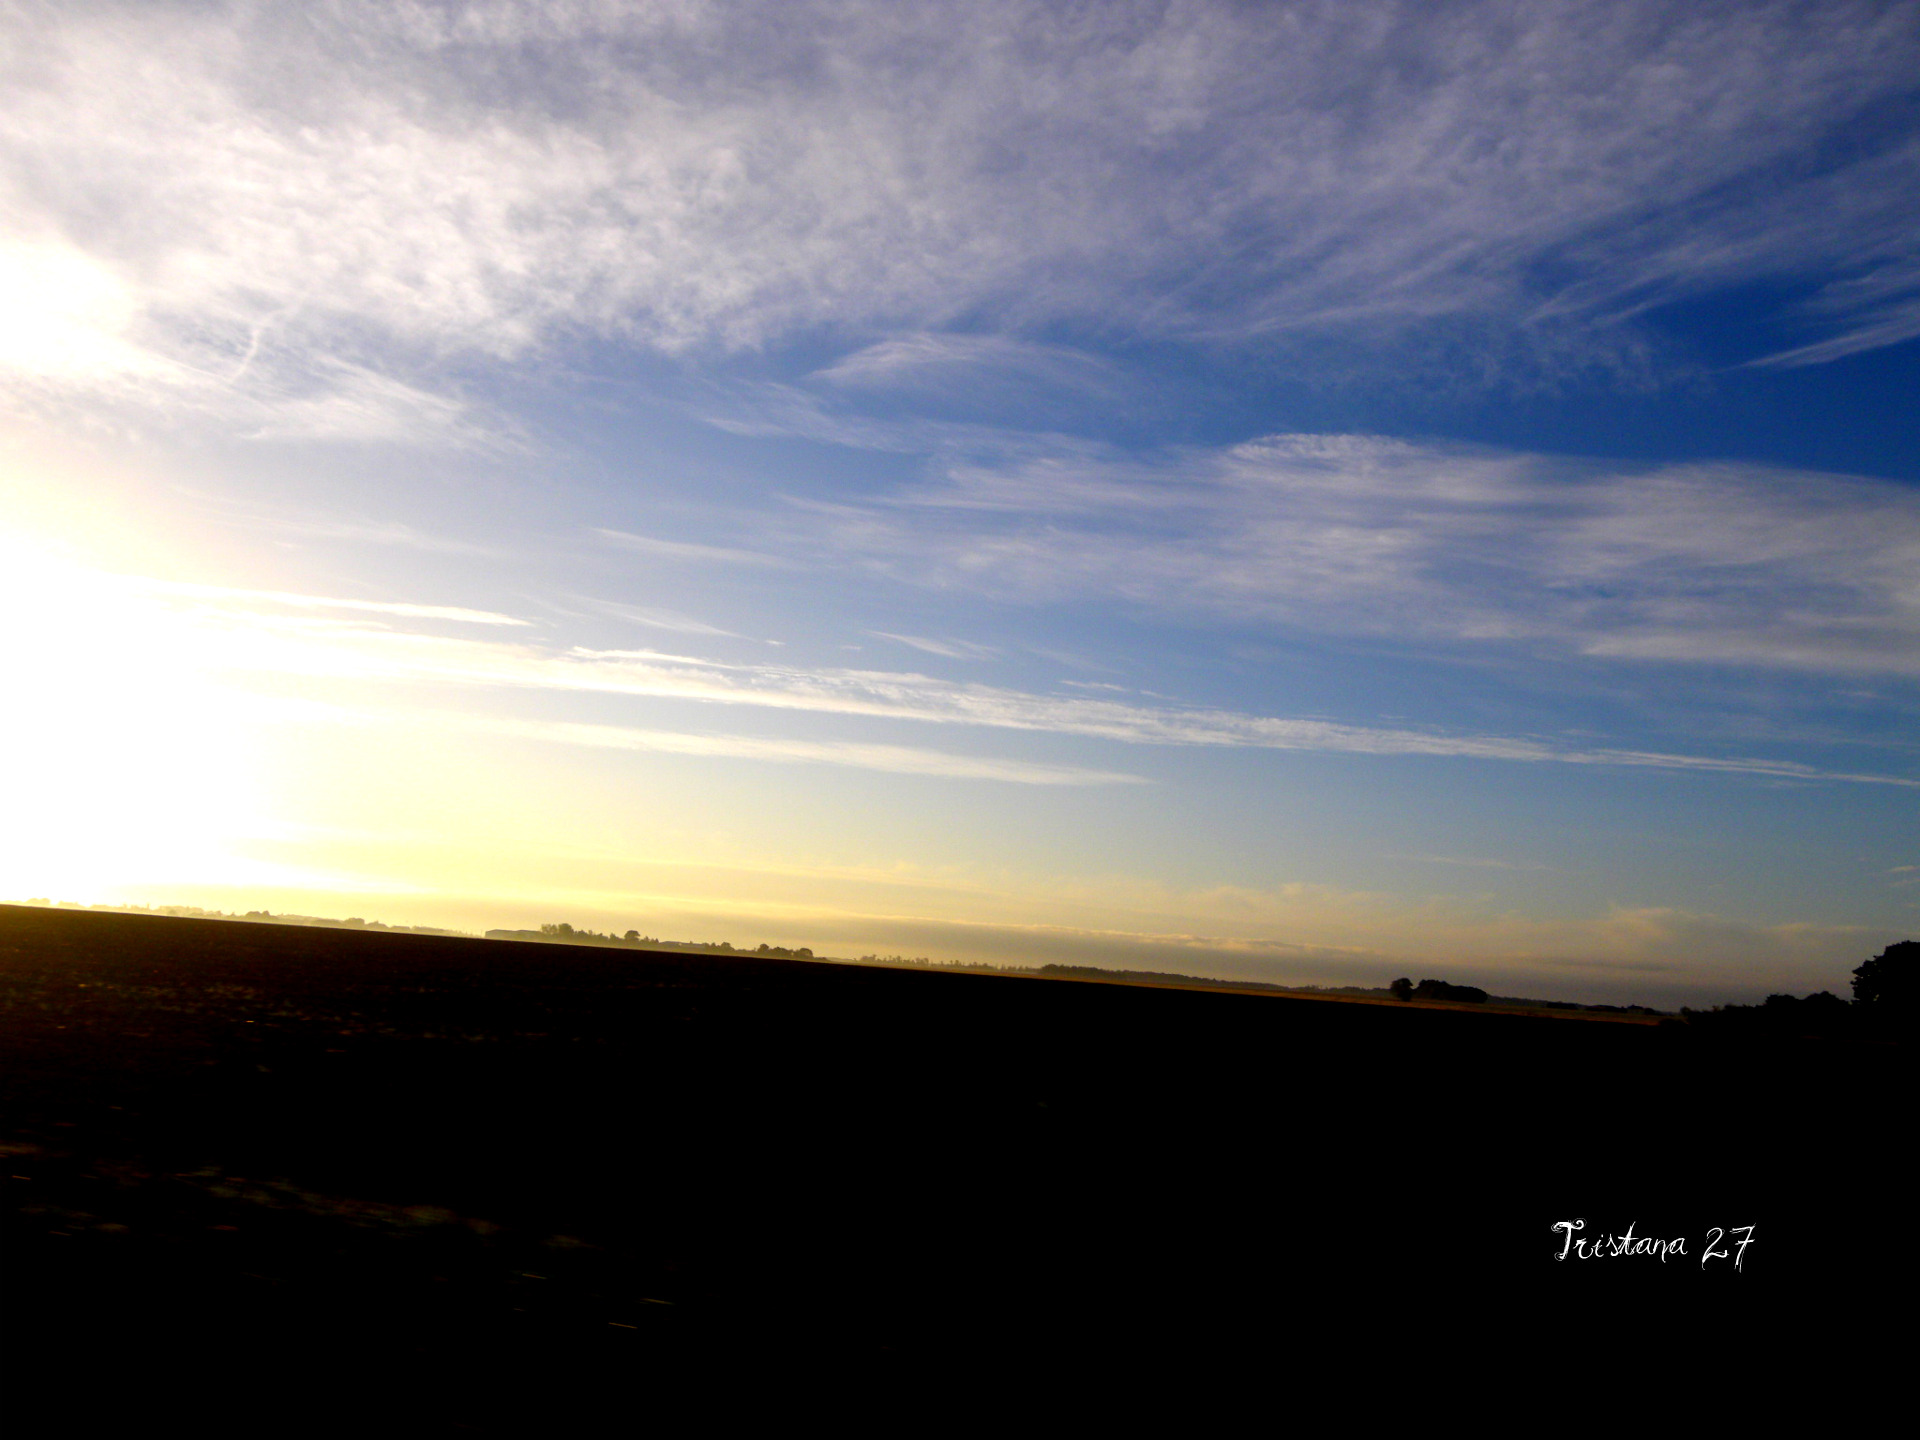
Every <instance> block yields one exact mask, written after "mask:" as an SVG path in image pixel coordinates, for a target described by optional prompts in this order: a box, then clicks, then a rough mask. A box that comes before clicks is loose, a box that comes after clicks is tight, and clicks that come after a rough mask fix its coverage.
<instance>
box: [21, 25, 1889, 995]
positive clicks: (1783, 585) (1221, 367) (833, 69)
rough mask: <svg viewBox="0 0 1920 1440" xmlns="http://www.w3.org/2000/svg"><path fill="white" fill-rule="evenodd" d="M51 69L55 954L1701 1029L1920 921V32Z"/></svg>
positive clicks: (1579, 32) (709, 31) (835, 48)
mask: <svg viewBox="0 0 1920 1440" xmlns="http://www.w3.org/2000/svg"><path fill="white" fill-rule="evenodd" d="M4 24H5V25H6V27H7V29H8V30H9V31H10V32H11V38H12V41H13V43H12V44H11V45H10V46H9V48H8V51H7V54H8V56H9V58H8V60H7V62H6V63H7V66H8V83H7V94H8V96H9V99H8V100H7V102H6V103H5V105H4V106H0V185H4V186H5V195H6V203H5V205H4V206H0V215H4V217H5V218H4V221H0V225H4V229H0V299H3V300H4V305H5V311H4V313H5V314H6V315H7V316H8V317H10V318H9V323H8V325H7V326H6V328H5V333H4V334H3V335H0V446H3V448H0V459H3V460H4V464H3V465H0V503H3V504H4V509H3V510H0V567H4V577H5V578H4V580H0V584H4V585H5V586H6V588H7V589H8V591H9V594H8V598H7V607H6V610H5V613H6V615H7V617H8V620H7V623H8V625H9V628H10V630H11V632H12V635H11V640H10V647H11V653H12V656H13V663H12V665H11V667H10V676H9V679H10V682H11V684H12V685H13V686H15V687H17V689H16V694H15V699H14V700H13V701H12V702H11V704H10V705H9V707H8V712H9V714H8V720H7V722H6V723H7V725H8V726H9V731H10V733H9V734H8V735H7V736H6V737H5V738H6V739H7V743H8V748H9V751H10V753H11V754H12V756H13V757H14V767H15V770H16V793H17V800H16V804H17V806H18V811H17V813H18V815H19V816H21V817H23V818H22V819H21V820H20V821H19V822H17V823H16V824H14V825H13V826H12V827H10V834H9V836H8V843H9V845H10V847H11V849H10V852H9V853H7V854H6V855H5V856H4V860H5V863H6V866H7V868H8V870H9V871H10V872H11V877H12V878H11V879H10V881H9V882H8V883H7V884H6V885H5V886H4V887H3V888H4V889H6V890H7V891H8V892H9V893H10V894H14V895H15V896H16V898H19V897H24V896H26V895H29V894H36V895H37V894H49V893H51V894H55V895H56V896H58V897H60V898H74V899H83V900H108V901H115V900H121V901H139V900H159V899H166V900H179V901H185V902H188V903H201V904H211V905H219V906H222V907H223V908H233V907H236V906H237V907H238V908H257V907H258V906H260V905H268V906H271V907H272V908H275V909H291V910H304V911H307V912H309V913H327V914H338V913H359V914H377V915H380V916H382V917H384V918H388V919H392V920H413V921H420V922H426V923H450V924H459V925H469V926H475V927H479V926H483V925H495V924H530V923H534V922H536V921H539V920H544V919H558V918H569V919H572V920H573V921H574V922H575V923H576V924H593V925H596V926H604V925H609V924H612V925H617V927H618V928H621V929H625V928H628V927H629V926H633V927H637V928H639V929H641V930H643V931H648V932H651V933H656V934H663V935H675V936H702V935H705V936H713V937H716V938H718V937H721V936H725V937H726V938H731V939H735V940H739V941H747V942H757V941H759V940H763V939H764V940H767V941H771V942H773V943H783V944H810V945H812V946H813V947H814V948H815V949H817V950H822V951H824V952H830V953H856V954H857V953H862V952H865V951H869V950H881V951H906V952H909V953H925V954H929V955H934V956H936V957H939V958H951V959H992V960H996V961H1000V962H1003V963H1034V962H1036V961H1041V960H1063V959H1064V960H1071V961H1074V962H1077V963H1094V964H1112V965H1127V966H1150V967H1152V968H1162V969H1179V970H1184V971H1188V972H1193V973H1210V974H1222V975H1236V976H1247V977H1253V978H1263V979H1274V980H1283V981H1285V980H1292V981H1298V982H1303V983H1320V984H1328V983H1343V982H1352V983H1361V984H1383V983H1385V982H1386V981H1387V980H1388V979H1391V978H1392V977H1393V976H1395V975H1398V974H1402V973H1412V974H1416V975H1417V974H1444V975H1446V976H1448V977H1449V978H1454V979H1459V980H1472V981H1475V982H1478V983H1483V984H1486V985H1488V986H1490V987H1492V988H1495V989H1498V990H1501V991H1504V992H1507V993H1522V994H1541V995H1551V996H1561V997H1565V998H1575V999H1599V1000H1627V999H1633V1000H1644V1001H1651V1002H1657V1003H1682V1002H1687V1003H1700V1002H1702V1001H1711V1000H1719V999H1747V998H1754V997H1756V996H1759V995H1763V994H1765V993H1767V992H1768V991H1770V990H1776V989H1792V990H1796V991H1799V992H1803V993H1804V992H1805V991H1807V990H1811V989H1815V988H1823V987H1824V988H1836V989H1842V990H1844V986H1845V983H1846V976H1847V972H1848V971H1850V970H1851V969H1852V967H1853V966H1854V965H1856V964H1858V963H1859V961H1860V960H1861V959H1864V958H1865V957H1866V956H1868V955H1871V954H1873V953H1874V952H1876V951H1877V950H1879V949H1880V948H1882V947H1883V946H1884V945H1885V944H1886V943H1888V942H1889V941H1891V940H1893V939H1896V938H1900V937H1901V936H1903V935H1909V934H1912V933H1914V931H1915V928H1916V924H1920V921H1917V920H1916V909H1917V908H1920V869H1916V867H1920V843H1917V842H1916V827H1915V824H1914V814H1915V808H1914V807H1915V804H1916V799H1920V765H1917V764H1916V753H1915V741H1914V736H1915V733H1916V729H1915V726H1914V724H1913V723H1912V722H1913V717H1914V715H1915V712H1916V703H1915V702H1916V698H1920V690H1917V689H1916V679H1920V406H1916V404H1915V403H1914V400H1915V396H1916V394H1920V385H1916V381H1920V338H1917V337H1920V224H1917V223H1916V221H1920V215H1917V214H1916V209H1920V206H1917V205H1916V201H1915V199H1914V197H1915V195H1916V194H1920V184H1917V182H1920V123H1917V122H1920V84H1917V83H1916V81H1915V78H1914V77H1915V76H1917V75H1920V7H1916V6H1914V5H1912V4H1846V3H1823V4H1819V5H1793V4H1757V3H1756V4H1746V5H1737V6H1701V7H1679V6H1672V5H1635V4H1623V3H1611V4H1577V3H1568V4H1544V5H1536V6H1528V7H1519V8H1516V7H1510V6H1501V5H1481V4H1449V5H1431V4H1424V5H1404V6H1403V5H1391V4H1340V5H1310V4H1309V5H1274V6H1246V5H1237V4H1205V3H1191V4H1140V5H1127V4H1111V5H1101V6H1086V7H1082V6H1069V5H1060V4H1051V5H1020V4H981V5H974V6H967V7H964V8H957V7H952V6H932V5H915V4H910V3H890V4H885V5H879V4H859V3H840V4H782V5H778V6H769V5H752V4H716V5H706V4H696V3H680V4H661V5H614V4H587V3H577V4H546V5H539V4H476V5H467V6H439V5H425V4H420V5H404V4H393V3H383V4H379V5H372V4H369V5H357V4H348V3H338V4H332V5H323V6H301V7H293V6H280V7H276V6H265V5H236V6H222V5H205V4H194V5H178V6H169V5H153V4H144V5H139V6H115V5H79V6H75V5H62V6H57V7H55V6H45V7H42V6H21V7H15V8H14V9H13V10H11V11H10V12H9V14H8V17H7V19H6V20H5V21H4ZM102 816H110V817H112V820H111V823H103V822H102V821H101V819H100V817H102Z"/></svg>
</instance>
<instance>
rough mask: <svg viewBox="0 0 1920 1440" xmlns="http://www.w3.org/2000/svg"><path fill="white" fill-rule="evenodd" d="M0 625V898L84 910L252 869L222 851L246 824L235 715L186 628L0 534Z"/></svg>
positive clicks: (245, 784) (249, 825) (244, 763)
mask: <svg viewBox="0 0 1920 1440" xmlns="http://www.w3.org/2000/svg"><path fill="white" fill-rule="evenodd" d="M0 615H4V616H5V620H4V622H3V623H4V625H5V627H6V656H7V670H8V675H9V679H10V681H11V683H10V684H9V685H8V687H7V688H8V690H9V692H10V698H9V700H8V703H7V704H6V705H5V707H4V709H0V755H4V757H5V762H4V763H5V766H6V772H7V802H8V803H7V807H6V809H7V822H8V823H7V824H6V826H5V828H4V830H0V867H3V872H0V873H5V874H6V875H7V877H8V890H9V891H17V892H19V894H20V895H26V894H36V895H47V896H51V897H55V898H73V899H82V900H84V899H88V898H91V897H94V896H96V895H99V894H102V893H103V892H106V891H111V890H112V889H114V888H115V887H116V886H120V885H125V884H132V883H142V882H146V883H154V882H158V883H165V882H167V881H169V880H180V879H186V878H195V879H212V880H221V879H228V878H233V879H238V878H239V877H240V875H241V874H242V872H246V871H249V870H251V869H253V868H254V867H253V866H252V865H251V864H250V862H248V861H246V860H245V859H244V857H241V856H238V855H235V854H233V853H232V849H231V847H232V845H233V842H234V841H235V839H236V838H239V837H243V836H244V835H246V834H248V833H250V832H256V831H257V830H258V829H259V827H260V824H261V819H260V816H259V814H258V810H257V804H256V791H255V785H254V783H253V769H254V767H253V759H254V757H253V754H252V746H251V744H250V743H249V736H248V733H247V727H246V725H245V723H244V720H243V719H242V718H241V717H242V712H243V711H244V704H243V703H242V704H236V702H237V701H240V700H241V697H237V696H235V695H233V694H232V693H231V692H229V691H227V690H225V689H223V688H222V687H220V686H219V685H217V684H215V683H214V682H213V681H211V680H210V679H209V678H208V677H207V675H206V674H205V673H204V671H203V669H202V666H201V665H200V664H199V663H198V662H197V657H196V651H197V646H196V644H195V637H194V636H193V635H192V633H191V631H190V629H189V627H188V626H187V624H186V623H185V622H183V621H182V620H181V619H179V618H178V617H176V616H173V615H170V614H169V613H168V612H167V611H166V610H165V609H164V608H162V607H161V606H159V605H157V604H155V603H153V602H151V601H149V600H146V599H144V598H143V597H142V596H141V595H140V594H139V593H138V592H137V591H136V590H133V589H131V588H130V587H128V586H126V585H125V584H124V583H121V582H118V581H116V579H115V578H114V577H112V576H110V575H105V574H102V573H99V572H97V571H92V570H89V569H87V568H86V567H84V566H82V565H78V564H74V563H72V562H69V561H64V560H60V559H57V558H54V557H53V556H51V555H49V554H48V553H47V551H46V550H45V549H44V548H43V547H41V546H39V545H37V544H35V543H34V542H32V541H30V540H28V539H27V538H26V537H23V536H17V535H12V536H0ZM10 898H19V897H18V896H12V897H10Z"/></svg>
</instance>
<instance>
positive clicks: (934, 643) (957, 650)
mask: <svg viewBox="0 0 1920 1440" xmlns="http://www.w3.org/2000/svg"><path fill="white" fill-rule="evenodd" d="M867 633H868V634H869V635H872V636H875V637H876V638H878V639H881V640H893V641H897V642H898V643H899V644H902V645H906V646H909V647H910V648H912V649H915V650H924V651H926V652H927V654H929V655H940V656H944V657H945V658H946V659H949V660H991V659H993V658H994V657H995V656H997V655H998V654H999V653H1000V652H999V651H998V650H995V649H994V648H993V647H992V646H991V645H981V644H978V643H976V642H974V641H972V640H930V639H928V638H927V637H926V636H924V635H895V634H892V633H891V632H889V631H886V630H869V631H868V632H867Z"/></svg>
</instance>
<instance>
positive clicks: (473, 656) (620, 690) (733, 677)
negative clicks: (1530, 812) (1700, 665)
mask: <svg viewBox="0 0 1920 1440" xmlns="http://www.w3.org/2000/svg"><path fill="white" fill-rule="evenodd" d="M208 624H209V625H211V626H214V627H216V628H215V636H216V643H214V644H211V645H210V646H209V647H208V649H207V651H206V654H207V656H208V662H209V663H211V664H213V665H215V666H216V667H218V668H221V669H227V670H233V671H247V670H264V671H279V672H288V673H297V674H307V675H315V676H328V677H335V678H353V679H371V680H408V681H433V682H441V683H454V684H462V685H489V686H504V687H513V688H527V689H541V690H557V691H578V692H597V693H602V694H615V695H633V696H647V697H652V698H656V699H667V700H688V701H699V702H704V703H708V704H720V705H746V706H753V707H759V708H766V709H775V710H787V711H796V712H807V713H813V714H821V715H839V716H860V717H867V718H871V719H881V720H905V721H914V722H919V723H927V724H938V725H963V726H979V727H986V728H990V729H1005V730H1021V731H1033V732H1041V733H1050V734H1056V735H1073V736H1081V737H1086V738H1092V739H1099V740H1109V741H1118V742H1121V743H1125V744H1134V745H1168V746H1229V747H1241V748H1261V749H1274V750H1302V751H1320V752H1330V753H1343V754H1354V755H1377V756H1429V757H1442V756H1445V757H1460V758H1470V759H1480V760H1497V761H1508V762H1524V763H1557V764H1572V765H1604V766H1621V767H1630V768H1641V769H1644V768H1656V769H1667V770H1676V771H1681V770H1685V771H1696V772H1701V773H1720V774H1736V775H1753V776H1764V777H1770V778H1774V779H1782V780H1794V781H1846V782H1854V783H1861V784H1880V785H1898V786H1915V787H1920V780H1913V779H1909V778H1906V777H1903V776H1897V775H1878V774H1867V773H1856V772H1841V771H1834V770H1825V769H1820V768H1818V767H1814V766H1809V765H1803V764H1799V763H1797V762H1791V761H1781V760H1769V759H1765V758H1747V757H1723V756H1698V755H1683V754H1667V753H1661V752H1655V751H1643V750H1629V749H1616V748H1601V747H1587V748H1579V747H1574V746H1568V745H1563V744H1557V743H1554V742H1550V741H1546V740H1537V739H1529V738H1525V737H1512V736H1498V735H1471V734H1459V733H1445V732H1440V731H1422V730H1413V729H1393V728H1381V727H1369V726H1359V725H1345V724H1338V723H1335V722H1332V721H1325V720H1307V719H1288V718H1284V717H1276V716H1262V715H1249V714H1244V713H1239V712H1234V711H1226V710H1215V709H1199V708H1193V709H1180V708H1174V707H1150V706H1142V705H1132V704H1127V703H1124V702H1121V701H1117V700H1101V699H1092V698H1088V697H1085V696H1079V695H1064V696H1063V695H1045V694H1037V693H1033V692H1028V691H1020V690H1012V689H1006V688H1002V687H997V686H990V685H980V684H960V683H957V682H954V681H949V680H941V679H937V678H934V677H931V676H926V675H919V674H914V673H911V672H900V671H880V670H850V669H835V668H807V667H801V666H788V665H764V664H752V665H747V664H728V663H722V662H718V661H710V660H702V659H699V658H697V657H691V656H683V655H669V654H663V653H660V652H656V651H648V650H594V649H587V648H581V647H576V648H573V649H570V650H567V651H564V652H554V651H545V650H539V649H536V648H534V647H531V646H523V645H511V644H503V643H499V642H488V641H477V640H466V639H457V638H452V637H446V636H439V635H423V634H409V633H405V632H401V631H398V630H394V629H389V628H385V627H382V628H378V629H364V628H355V627H353V626H351V625H346V624H335V625H326V626H315V625H313V624H310V623H304V622H300V621H296V620H291V619H288V618H285V617H275V616H272V615H267V614H260V615H246V614H241V613H236V612H233V611H219V612H214V613H213V614H212V615H211V616H210V617H209V619H208Z"/></svg>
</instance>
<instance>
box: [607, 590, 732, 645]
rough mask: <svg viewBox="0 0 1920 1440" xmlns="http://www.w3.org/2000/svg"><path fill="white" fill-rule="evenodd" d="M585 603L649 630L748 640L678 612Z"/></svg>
mask: <svg viewBox="0 0 1920 1440" xmlns="http://www.w3.org/2000/svg"><path fill="white" fill-rule="evenodd" d="M583 603H584V604H586V605H587V606H588V607H589V608H590V609H593V610H597V611H599V612H600V613H601V614H603V615H611V616H613V617H614V618H615V619H617V620H625V621H628V622H629V623H630V624H634V625H644V626H646V627H647V628H648V629H649V630H671V631H674V632H675V633H677V634H681V635H719V636H724V637H726V638H727V639H730V640H744V639H746V638H747V637H746V636H744V635H741V634H739V633H738V632H737V631H733V630H722V629H721V628H720V627H719V626H718V625H709V624H708V623H707V622H706V621H704V620H696V619H695V618H694V617H693V616H691V615H683V614H681V613H680V612H679V611H678V610H660V609H655V608H653V607H650V606H644V605H622V604H620V603H619V602H618V601H614V600H588V601H585V602H583Z"/></svg>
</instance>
